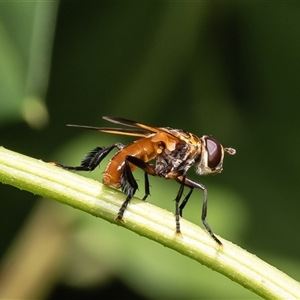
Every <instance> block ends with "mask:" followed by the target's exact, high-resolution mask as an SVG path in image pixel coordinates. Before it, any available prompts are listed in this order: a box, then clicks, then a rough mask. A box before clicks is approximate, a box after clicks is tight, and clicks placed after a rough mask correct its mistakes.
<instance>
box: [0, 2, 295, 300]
mask: <svg viewBox="0 0 300 300" xmlns="http://www.w3.org/2000/svg"><path fill="white" fill-rule="evenodd" d="M299 9H300V6H299V4H298V3H295V2H293V3H271V2H259V1H258V2H255V3H249V2H239V3H221V2H188V1H187V2H171V1H166V2H142V1H140V2H131V1H128V2H127V1H116V2H114V1H112V2H102V1H100V2H86V3H83V2H62V3H60V4H59V5H58V3H57V2H52V3H50V2H47V3H46V2H44V3H42V2H41V3H38V2H31V3H19V2H18V3H0V36H1V39H0V48H1V49H2V50H1V51H0V61H1V67H0V138H1V140H0V144H1V145H2V146H4V147H6V148H8V149H11V150H14V151H17V152H20V153H24V154H26V155H29V156H33V157H36V158H39V159H42V160H44V161H53V160H55V161H59V162H62V163H65V164H71V165H77V164H78V163H79V162H80V159H81V158H82V157H83V155H84V154H85V153H86V152H88V151H89V150H91V149H92V148H94V147H96V146H106V145H110V144H113V143H115V142H117V141H120V142H123V143H129V142H130V141H131V140H132V139H129V138H125V137H118V136H113V135H106V134H100V133H96V132H88V131H84V130H80V129H74V128H67V127H65V125H66V124H68V123H73V124H84V125H92V126H109V125H110V124H108V123H106V122H105V121H104V120H102V119H101V117H102V116H103V115H108V116H109V115H112V116H121V117H124V118H128V119H133V120H137V121H140V122H143V123H145V124H149V125H153V126H159V127H163V126H169V127H173V128H182V129H184V130H186V131H189V132H193V133H195V134H197V135H199V136H201V135H203V134H211V135H212V136H214V137H216V138H217V139H218V140H219V141H220V142H221V143H223V145H224V146H231V147H234V148H236V150H237V154H236V155H235V156H234V157H225V163H224V171H223V173H222V174H220V175H217V176H210V177H209V176H208V177H198V176H197V175H196V174H195V173H194V172H193V170H191V171H190V174H189V175H190V176H191V177H192V178H193V179H195V180H197V181H199V182H201V183H203V184H204V185H205V186H206V187H207V188H208V193H209V204H208V219H209V222H210V225H211V227H212V228H213V230H214V231H215V233H217V234H218V235H220V236H221V237H223V238H226V239H228V240H231V241H233V242H234V243H236V244H239V245H240V246H241V247H243V248H246V249H247V250H249V251H250V252H253V253H255V254H256V255H257V256H259V257H261V258H263V259H265V260H266V261H267V262H269V263H271V264H273V265H274V266H276V267H278V268H279V269H281V270H282V271H284V272H286V273H287V274H289V275H290V276H292V277H294V278H295V279H299V278H300V274H299V269H300V261H299V248H300V242H299V239H298V234H297V229H298V226H299V210H300V204H299V194H300V193H299V182H298V181H299V176H298V169H299V165H300V163H298V160H297V157H298V151H299V150H298V149H299V146H300V142H299V139H298V138H297V132H298V128H299V127H300V118H299V109H300V106H299V98H300V89H299V82H298V81H299V79H298V78H299V75H300V63H299V61H300V42H299V41H300V36H299V30H298V29H299V27H300V18H299V15H300V10H299ZM104 166H105V163H104V164H102V165H101V168H100V170H96V171H95V172H94V173H92V174H86V176H92V177H93V178H95V179H98V180H100V179H101V172H102V170H103V167H104ZM136 176H137V178H139V179H140V181H139V182H140V192H139V193H138V196H142V195H143V182H142V179H143V177H142V173H141V172H137V173H136ZM150 180H151V197H149V198H148V201H149V202H151V203H154V204H156V205H158V206H161V207H163V208H165V209H167V210H169V211H173V210H174V203H173V199H174V197H175V195H176V192H177V189H178V185H177V184H176V183H174V182H171V181H170V182H169V181H164V180H162V179H157V178H150ZM0 189H1V190H0V193H1V210H0V215H1V216H0V226H1V228H2V234H1V237H0V254H1V255H2V257H3V259H2V261H3V262H4V261H5V259H6V257H7V256H8V255H9V253H10V251H11V249H12V248H10V247H9V246H10V245H12V244H13V243H14V242H16V241H17V240H18V237H20V236H22V229H23V230H24V228H27V227H26V226H27V224H28V222H29V221H28V220H31V218H32V216H33V215H35V214H37V213H39V212H40V210H38V209H37V207H39V206H41V205H42V204H41V203H43V201H42V199H40V198H38V197H35V196H34V195H31V194H28V193H24V192H22V191H19V190H16V189H14V188H12V187H9V186H0ZM202 196H203V195H202V194H201V192H200V191H195V192H194V194H193V196H192V198H191V200H190V203H189V204H188V206H187V207H186V209H185V212H184V217H185V218H187V219H188V220H190V221H192V222H195V223H197V224H199V225H201V224H200V223H201V222H200V212H201V205H202ZM44 201H47V202H49V201H50V200H44ZM44 205H47V204H44ZM51 205H52V208H51V210H49V214H50V213H53V212H52V211H54V213H53V215H55V216H56V218H61V219H67V220H70V221H69V223H70V224H69V225H68V231H67V233H66V240H67V241H68V243H67V244H65V245H64V246H63V248H62V249H63V250H62V249H60V252H59V253H60V254H59V255H57V257H56V258H55V259H56V260H55V259H54V261H55V263H56V264H57V265H60V268H57V269H56V271H55V272H53V274H55V276H54V275H53V276H52V277H51V280H50V282H51V283H49V284H48V285H47V289H46V288H45V291H42V292H41V294H43V295H44V297H46V298H48V297H49V298H51V297H54V296H53V295H55V293H56V292H57V290H58V286H60V287H61V286H64V287H65V286H68V287H69V290H68V292H69V293H71V292H72V291H74V290H77V289H79V288H81V289H83V290H85V291H87V290H95V289H96V288H97V289H98V290H97V295H100V293H105V292H108V295H112V291H116V290H118V289H119V290H120V291H121V288H120V286H121V287H122V292H123V295H124V293H125V290H126V293H132V294H131V296H132V297H134V296H135V297H137V298H139V299H166V298H172V299H175V298H178V299H184V298H189V299H192V298H198V299H201V298H209V297H210V298H239V299H241V298H249V297H251V298H254V297H255V295H253V294H251V293H250V292H249V291H246V290H244V289H243V288H242V287H240V286H238V285H236V284H235V283H233V282H231V281H229V280H228V279H227V278H225V277H223V276H222V275H220V274H217V273H214V272H212V271H211V270H209V269H206V268H205V267H202V266H200V265H198V264H197V263H195V262H194V261H191V260H189V259H188V258H186V257H181V256H180V255H179V254H178V253H175V252H172V251H171V250H169V249H165V248H163V247H161V246H160V245H156V244H154V243H153V242H151V241H148V240H146V239H143V238H141V237H139V236H136V235H134V234H133V233H131V232H128V231H126V230H124V229H122V228H120V227H116V226H112V225H111V224H108V223H106V222H105V221H103V220H99V219H95V218H92V217H91V216H89V215H85V214H83V213H81V212H79V211H75V210H73V209H71V208H69V207H64V206H63V205H61V204H59V203H52V204H51ZM57 216H59V217H57ZM55 220H56V219H55ZM50 224H51V221H50ZM183 234H184V229H183ZM37 242H38V241H37ZM45 243H47V239H46V240H45ZM49 243H50V242H49ZM40 256H43V254H39V255H37V256H36V262H35V263H36V264H38V263H39V258H40ZM3 264H4V263H2V265H3ZM0 267H1V265H0ZM45 280H46V279H45ZM116 286H117V287H116ZM71 287H72V288H71ZM216 287H218V288H216ZM123 289H124V290H123ZM100 290H101V292H100ZM132 299H133V298H132Z"/></svg>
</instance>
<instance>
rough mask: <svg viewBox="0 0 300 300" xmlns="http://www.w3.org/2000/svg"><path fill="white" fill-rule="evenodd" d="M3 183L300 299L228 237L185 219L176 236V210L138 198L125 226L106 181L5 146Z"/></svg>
mask: <svg viewBox="0 0 300 300" xmlns="http://www.w3.org/2000/svg"><path fill="white" fill-rule="evenodd" d="M0 181H1V182H3V183H5V184H9V185H12V186H15V187H17V188H20V189H22V190H26V191H29V192H31V193H33V194H37V195H41V196H43V197H47V198H51V199H54V200H56V201H59V202H61V203H64V204H67V205H70V206H72V207H74V208H77V209H80V210H82V211H85V212H87V213H89V214H91V215H93V216H96V217H100V218H103V219H105V220H107V221H109V222H111V223H114V224H117V225H121V226H124V227H126V228H128V229H130V230H132V231H134V232H135V233H137V234H139V235H141V236H144V237H147V238H149V239H151V240H154V241H156V242H158V243H160V244H162V245H164V246H166V247H169V248H171V249H174V250H176V251H177V252H179V253H181V254H183V255H186V256H188V257H190V258H192V259H194V260H196V261H198V262H200V263H201V264H204V265H206V266H207V267H209V268H211V269H213V270H215V271H218V272H220V273H222V274H224V275H225V276H227V277H229V278H230V279H232V280H233V281H236V282H237V283H239V284H241V285H242V286H244V287H246V288H247V289H249V290H252V291H253V292H255V293H256V294H258V295H260V296H261V297H263V298H265V299H272V300H274V299H300V284H299V283H298V282H297V281H295V280H293V279H292V278H290V277H289V276H287V275H286V274H284V273H283V272H281V271H279V270H277V269H276V268H274V267H273V266H270V265H268V264H267V263H266V262H264V261H262V260H261V259H259V258H257V257H256V256H254V255H252V254H250V253H248V252H247V251H245V250H243V249H241V248H240V247H238V246H236V245H234V244H232V243H230V242H228V241H226V240H224V239H222V243H223V246H222V247H219V246H218V245H217V244H216V242H215V241H214V240H213V239H212V238H211V237H210V236H209V235H208V234H207V233H206V232H205V231H204V230H202V229H201V228H200V227H198V226H196V225H194V224H192V223H190V222H188V221H186V220H184V219H182V220H181V226H182V227H181V228H182V236H176V235H174V232H175V230H174V229H175V223H174V216H173V214H172V213H171V212H168V211H166V210H163V209H161V208H158V207H156V206H154V205H151V204H149V203H147V202H144V201H140V200H138V199H136V198H134V199H132V201H131V204H130V205H129V207H128V209H127V210H126V212H125V215H124V219H125V220H126V222H125V223H121V222H117V223H116V222H115V216H116V215H117V212H118V210H119V208H120V206H121V204H122V203H123V201H124V199H125V196H124V194H123V193H121V192H120V191H117V190H115V189H112V188H109V187H106V186H104V185H102V184H101V183H99V182H97V181H95V180H92V179H88V178H85V177H82V176H79V175H77V174H75V173H72V172H68V171H65V170H62V169H60V168H58V167H56V166H53V165H51V164H49V163H44V162H42V161H40V160H36V159H33V158H30V157H27V156H25V155H21V154H18V153H16V152H12V151H9V150H7V149H5V148H3V147H0Z"/></svg>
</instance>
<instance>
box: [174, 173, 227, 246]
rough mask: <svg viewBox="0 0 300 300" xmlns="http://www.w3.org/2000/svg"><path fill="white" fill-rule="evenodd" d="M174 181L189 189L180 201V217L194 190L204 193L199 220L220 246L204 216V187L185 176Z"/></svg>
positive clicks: (205, 199) (205, 206) (205, 212)
mask: <svg viewBox="0 0 300 300" xmlns="http://www.w3.org/2000/svg"><path fill="white" fill-rule="evenodd" d="M176 181H178V182H179V183H180V184H181V185H182V184H183V185H185V186H187V187H189V188H190V189H191V190H190V192H189V193H188V194H187V196H186V197H185V198H184V199H183V201H182V203H181V205H180V207H179V211H180V215H181V216H182V211H183V209H184V207H185V205H186V204H187V202H188V200H189V198H190V196H191V194H192V192H193V190H194V188H197V189H200V190H202V191H203V192H204V198H203V205H202V213H201V220H202V223H203V225H204V227H205V228H206V230H207V231H208V233H209V234H210V236H211V237H212V238H213V239H214V240H215V241H216V242H217V243H218V244H219V245H220V246H221V245H222V242H221V241H220V240H219V239H218V238H217V237H216V236H215V235H214V233H213V231H212V230H211V228H210V226H209V224H208V222H207V221H206V216H207V189H206V188H205V186H204V185H203V184H201V183H198V182H196V181H193V180H192V179H189V178H187V177H185V176H179V177H178V178H177V179H176Z"/></svg>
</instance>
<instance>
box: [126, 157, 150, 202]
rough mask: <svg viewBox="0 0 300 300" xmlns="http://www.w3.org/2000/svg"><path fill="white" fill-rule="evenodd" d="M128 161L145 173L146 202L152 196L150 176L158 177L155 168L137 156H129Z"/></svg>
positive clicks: (144, 198)
mask: <svg viewBox="0 0 300 300" xmlns="http://www.w3.org/2000/svg"><path fill="white" fill-rule="evenodd" d="M126 160H127V161H129V162H130V163H131V164H133V165H135V166H137V167H138V168H140V169H142V170H143V171H144V179H145V195H144V197H143V200H146V198H147V197H148V196H149V195H150V183H149V176H148V174H149V175H152V176H156V173H155V168H154V166H153V165H151V164H148V163H146V162H144V161H143V160H141V159H139V158H137V157H135V156H127V157H126Z"/></svg>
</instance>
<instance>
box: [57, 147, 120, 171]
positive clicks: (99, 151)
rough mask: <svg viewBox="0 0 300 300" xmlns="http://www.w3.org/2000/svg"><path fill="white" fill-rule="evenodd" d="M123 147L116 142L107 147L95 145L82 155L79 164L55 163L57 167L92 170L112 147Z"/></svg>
mask: <svg viewBox="0 0 300 300" xmlns="http://www.w3.org/2000/svg"><path fill="white" fill-rule="evenodd" d="M123 147H124V145H122V144H121V143H116V144H114V145H112V146H109V147H104V148H102V147H97V148H95V149H93V150H92V151H90V152H89V153H88V154H86V155H85V156H84V158H83V159H82V161H81V164H80V166H76V167H73V166H67V165H63V164H60V163H55V165H57V166H58V167H61V168H63V169H66V170H71V171H93V170H94V169H95V168H96V167H97V166H98V165H99V164H100V163H101V161H102V160H103V159H104V158H105V157H106V156H107V155H108V154H109V153H110V152H111V151H112V150H113V149H114V148H118V149H119V150H121V149H122V148H123Z"/></svg>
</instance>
